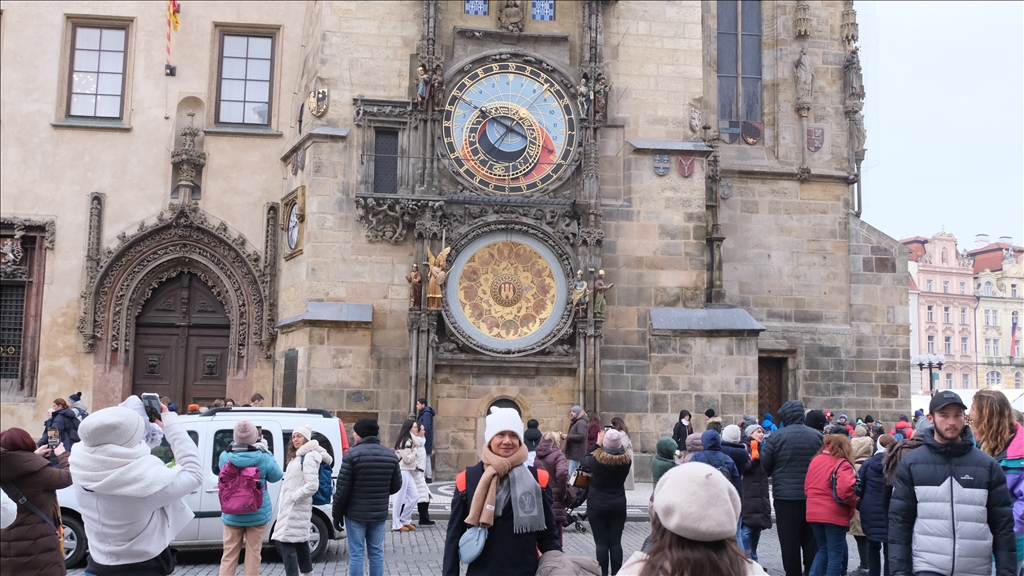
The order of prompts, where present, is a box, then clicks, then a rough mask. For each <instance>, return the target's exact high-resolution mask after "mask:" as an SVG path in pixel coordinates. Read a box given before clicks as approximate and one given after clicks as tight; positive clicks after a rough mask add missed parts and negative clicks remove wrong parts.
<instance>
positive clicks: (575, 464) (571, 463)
mask: <svg viewBox="0 0 1024 576" xmlns="http://www.w3.org/2000/svg"><path fill="white" fill-rule="evenodd" d="M579 467H580V461H579V460H569V476H572V473H573V472H575V471H576V469H577V468H579Z"/></svg>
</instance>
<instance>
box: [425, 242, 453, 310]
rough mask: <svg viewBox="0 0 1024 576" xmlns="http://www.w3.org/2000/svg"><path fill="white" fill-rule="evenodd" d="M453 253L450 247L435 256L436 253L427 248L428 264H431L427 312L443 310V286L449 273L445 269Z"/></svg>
mask: <svg viewBox="0 0 1024 576" xmlns="http://www.w3.org/2000/svg"><path fill="white" fill-rule="evenodd" d="M451 251H452V247H451V246H449V247H447V248H445V249H444V250H441V253H440V254H438V255H437V256H434V253H433V252H431V251H430V246H427V262H428V263H429V264H430V275H429V277H428V280H427V310H440V309H441V298H442V297H443V294H442V292H441V285H442V284H444V281H445V279H447V278H448V272H447V271H446V270H445V269H444V268H445V266H446V265H447V262H448V253H449V252H451Z"/></svg>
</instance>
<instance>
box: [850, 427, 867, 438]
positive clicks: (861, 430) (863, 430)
mask: <svg viewBox="0 0 1024 576" xmlns="http://www.w3.org/2000/svg"><path fill="white" fill-rule="evenodd" d="M853 433H854V434H856V435H857V438H861V437H863V436H867V435H868V429H867V428H865V427H864V426H863V425H860V426H857V427H856V428H854V429H853Z"/></svg>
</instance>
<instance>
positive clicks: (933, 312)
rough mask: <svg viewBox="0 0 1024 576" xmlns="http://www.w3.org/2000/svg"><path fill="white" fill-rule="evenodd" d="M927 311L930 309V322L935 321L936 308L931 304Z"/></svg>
mask: <svg viewBox="0 0 1024 576" xmlns="http://www.w3.org/2000/svg"><path fill="white" fill-rule="evenodd" d="M927 311H928V321H929V322H935V308H934V307H932V306H929V307H928V308H927Z"/></svg>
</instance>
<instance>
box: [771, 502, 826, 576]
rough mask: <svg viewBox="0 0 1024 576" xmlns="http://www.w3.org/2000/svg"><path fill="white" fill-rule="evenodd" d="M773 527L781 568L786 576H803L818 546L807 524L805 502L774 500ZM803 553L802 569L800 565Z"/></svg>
mask: <svg viewBox="0 0 1024 576" xmlns="http://www.w3.org/2000/svg"><path fill="white" fill-rule="evenodd" d="M775 519H776V521H775V526H776V528H777V530H778V534H779V548H781V549H782V566H783V568H784V569H785V571H786V576H803V575H804V574H805V572H804V570H809V569H810V567H811V564H812V563H813V561H814V557H815V555H816V554H817V552H818V545H817V543H816V541H815V539H814V533H813V532H812V531H811V525H810V524H808V522H807V502H806V501H805V500H782V499H779V498H776V499H775ZM801 551H802V552H803V567H801V565H800V556H801Z"/></svg>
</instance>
